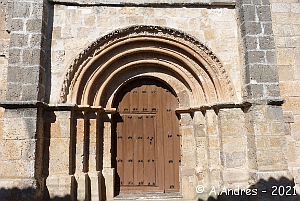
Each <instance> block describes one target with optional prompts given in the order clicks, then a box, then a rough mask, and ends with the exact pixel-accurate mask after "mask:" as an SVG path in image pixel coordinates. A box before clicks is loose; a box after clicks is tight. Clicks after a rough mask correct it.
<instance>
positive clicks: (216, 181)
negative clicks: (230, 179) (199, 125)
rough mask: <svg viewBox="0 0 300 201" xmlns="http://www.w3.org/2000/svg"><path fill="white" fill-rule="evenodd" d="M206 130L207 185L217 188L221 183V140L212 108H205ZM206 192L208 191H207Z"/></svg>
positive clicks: (216, 118) (216, 117) (209, 187)
mask: <svg viewBox="0 0 300 201" xmlns="http://www.w3.org/2000/svg"><path fill="white" fill-rule="evenodd" d="M205 119H206V132H207V146H208V148H207V151H208V167H209V181H210V182H209V186H207V187H208V188H206V189H211V188H212V187H214V188H216V190H219V189H220V188H221V185H222V182H221V181H222V177H221V171H222V167H221V158H220V152H221V141H220V131H219V123H218V121H219V120H218V116H217V114H216V112H215V111H214V110H207V111H206V114H205ZM207 193H208V192H207Z"/></svg>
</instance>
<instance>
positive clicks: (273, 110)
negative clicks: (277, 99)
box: [267, 106, 283, 121]
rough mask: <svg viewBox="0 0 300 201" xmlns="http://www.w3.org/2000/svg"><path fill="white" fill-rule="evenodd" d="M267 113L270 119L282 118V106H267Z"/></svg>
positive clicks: (279, 119) (278, 119) (280, 119)
mask: <svg viewBox="0 0 300 201" xmlns="http://www.w3.org/2000/svg"><path fill="white" fill-rule="evenodd" d="M267 114H268V116H267V117H268V119H270V120H277V121H282V120H283V112H282V108H281V107H280V106H269V107H267Z"/></svg>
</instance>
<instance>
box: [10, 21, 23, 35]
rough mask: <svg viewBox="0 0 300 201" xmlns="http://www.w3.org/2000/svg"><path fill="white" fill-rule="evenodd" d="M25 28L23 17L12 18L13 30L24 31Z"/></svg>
mask: <svg viewBox="0 0 300 201" xmlns="http://www.w3.org/2000/svg"><path fill="white" fill-rule="evenodd" d="M23 30H24V21H23V19H12V21H11V31H12V32H14V31H23Z"/></svg>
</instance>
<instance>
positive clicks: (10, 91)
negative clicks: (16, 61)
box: [6, 75, 22, 101]
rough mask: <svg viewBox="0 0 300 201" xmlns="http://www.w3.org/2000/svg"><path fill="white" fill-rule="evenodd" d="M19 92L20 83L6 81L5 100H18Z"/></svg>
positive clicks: (20, 90) (20, 89)
mask: <svg viewBox="0 0 300 201" xmlns="http://www.w3.org/2000/svg"><path fill="white" fill-rule="evenodd" d="M8 76H9V75H8ZM21 92H22V85H21V84H20V83H7V87H6V100H7V101H19V100H20V99H21Z"/></svg>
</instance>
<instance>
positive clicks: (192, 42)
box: [60, 25, 235, 102]
mask: <svg viewBox="0 0 300 201" xmlns="http://www.w3.org/2000/svg"><path fill="white" fill-rule="evenodd" d="M143 36H149V37H153V38H156V37H157V38H164V39H169V40H170V41H171V40H172V41H176V42H178V43H181V44H184V45H185V46H187V47H189V48H191V49H192V50H193V51H195V52H197V54H198V55H199V56H200V57H201V59H203V60H205V62H206V64H205V65H207V66H205V65H204V68H210V69H212V70H213V71H214V73H215V74H216V76H217V79H218V80H222V84H225V85H226V86H222V90H224V89H225V92H224V91H223V92H222V93H225V94H226V95H227V94H229V96H230V97H229V99H230V100H235V90H234V87H233V84H232V82H231V79H230V77H229V75H228V74H227V72H226V70H225V68H224V67H223V65H222V63H221V61H220V60H219V59H218V57H217V56H216V55H215V54H214V53H213V51H212V50H211V49H209V48H208V47H207V46H205V45H204V44H203V43H201V42H200V41H199V40H197V39H196V38H195V37H193V36H191V35H189V34H187V33H184V32H182V31H179V30H175V29H172V28H167V27H160V26H146V25H135V26H130V27H127V28H124V29H118V30H115V31H113V32H111V33H109V34H107V35H105V36H103V37H101V38H99V39H97V40H96V41H95V42H93V43H92V44H90V45H89V46H88V47H86V48H85V49H84V50H83V51H82V52H81V53H80V54H78V55H77V56H76V57H75V58H74V59H73V60H72V62H71V64H70V65H69V66H68V68H67V70H66V73H65V76H64V80H63V84H62V88H61V93H60V102H66V101H67V95H68V94H69V92H71V91H72V90H73V87H74V84H75V83H76V81H77V79H78V76H79V75H80V73H81V72H82V70H83V69H84V68H85V67H86V65H87V63H88V62H89V61H90V60H91V59H93V58H95V57H97V55H99V54H100V53H101V52H102V51H104V50H105V49H106V48H107V47H109V46H111V45H112V44H114V43H117V42H118V41H120V40H125V39H130V38H133V37H143ZM206 76H207V75H206ZM224 81H225V82H224Z"/></svg>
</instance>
